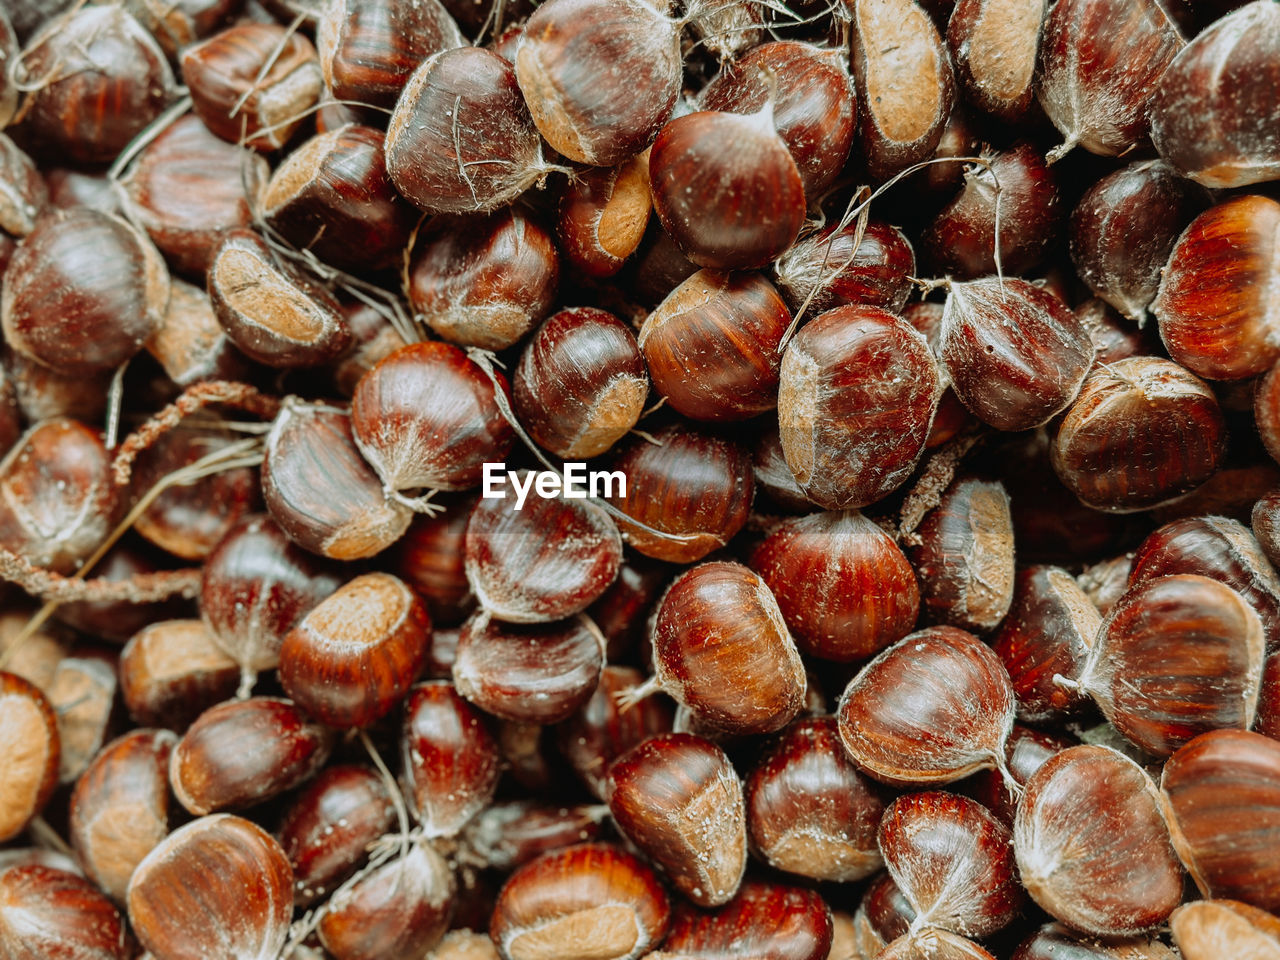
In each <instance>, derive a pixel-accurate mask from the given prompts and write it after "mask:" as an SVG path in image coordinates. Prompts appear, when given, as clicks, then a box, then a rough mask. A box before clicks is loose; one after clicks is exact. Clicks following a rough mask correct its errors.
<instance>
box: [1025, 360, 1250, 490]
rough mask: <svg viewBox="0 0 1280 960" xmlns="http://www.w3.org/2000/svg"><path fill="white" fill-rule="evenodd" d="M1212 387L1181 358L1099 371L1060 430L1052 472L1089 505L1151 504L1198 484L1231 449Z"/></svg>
mask: <svg viewBox="0 0 1280 960" xmlns="http://www.w3.org/2000/svg"><path fill="white" fill-rule="evenodd" d="M1225 444H1226V435H1225V423H1224V421H1223V416H1222V411H1221V410H1220V409H1219V408H1218V401H1217V399H1216V398H1215V397H1214V395H1213V391H1211V390H1210V389H1209V386H1208V385H1207V384H1206V383H1205V382H1204V381H1203V380H1201V379H1200V378H1199V377H1196V376H1195V375H1194V374H1192V373H1190V372H1189V371H1187V370H1186V369H1184V368H1183V367H1180V366H1178V365H1177V364H1176V363H1171V362H1169V361H1168V360H1163V359H1160V358H1158V357H1130V358H1129V359H1127V360H1119V361H1117V362H1115V363H1113V364H1108V365H1107V366H1106V367H1099V368H1097V369H1095V370H1093V371H1092V372H1091V373H1090V374H1089V376H1088V377H1087V378H1085V382H1084V384H1083V386H1082V387H1081V388H1080V395H1079V397H1078V398H1077V399H1076V401H1075V402H1074V403H1073V404H1072V405H1071V407H1070V408H1069V409H1068V410H1067V412H1066V416H1064V417H1063V418H1062V420H1061V422H1060V424H1059V426H1058V429H1057V432H1056V433H1055V434H1054V435H1053V444H1052V447H1051V449H1050V454H1051V459H1052V462H1053V471H1054V473H1056V474H1057V475H1058V479H1059V480H1061V481H1062V483H1063V485H1064V486H1065V487H1066V488H1067V489H1068V490H1070V491H1071V492H1072V493H1074V494H1075V495H1076V496H1077V497H1078V498H1079V499H1080V501H1081V502H1082V503H1085V504H1086V505H1088V506H1091V507H1094V508H1095V509H1099V510H1108V511H1111V512H1115V513H1127V512H1131V511H1134V510H1145V509H1147V508H1148V507H1153V506H1157V505H1159V504H1162V503H1165V502H1167V501H1169V500H1172V499H1174V498H1175V497H1178V496H1180V495H1182V494H1184V493H1187V492H1189V491H1191V490H1194V489H1195V488H1196V487H1198V486H1200V484H1202V483H1204V482H1205V481H1206V480H1208V479H1209V477H1211V476H1212V475H1213V474H1214V472H1215V471H1216V470H1217V469H1218V465H1219V463H1220V462H1221V460H1222V457H1223V454H1224V452H1225Z"/></svg>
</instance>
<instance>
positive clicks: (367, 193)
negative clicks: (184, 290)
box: [262, 4, 418, 272]
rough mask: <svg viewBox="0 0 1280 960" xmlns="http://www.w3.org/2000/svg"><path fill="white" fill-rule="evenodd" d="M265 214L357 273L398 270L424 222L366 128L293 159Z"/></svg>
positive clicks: (347, 130) (305, 148)
mask: <svg viewBox="0 0 1280 960" xmlns="http://www.w3.org/2000/svg"><path fill="white" fill-rule="evenodd" d="M337 6H338V4H333V5H331V7H330V10H329V12H330V13H332V11H333V8H334V7H337ZM262 215H263V216H264V217H265V218H266V221H267V223H268V224H269V225H270V226H271V228H272V229H273V230H275V231H276V232H277V233H279V234H280V236H282V237H283V238H284V239H285V240H287V241H288V242H289V243H291V244H293V246H295V247H297V248H299V249H307V250H310V251H311V252H312V253H313V254H315V255H316V256H317V257H319V258H320V259H321V260H323V261H324V262H325V263H328V264H332V265H333V266H335V267H338V268H339V269H341V270H351V271H355V272H360V271H365V270H377V269H380V268H383V267H389V266H393V265H398V264H399V261H400V258H401V256H402V254H403V250H404V246H405V244H406V243H407V242H408V240H409V236H410V234H411V233H412V231H413V228H414V226H415V224H416V223H417V221H418V213H417V211H416V210H414V208H413V207H412V206H411V205H410V204H408V203H406V202H405V200H404V199H403V198H402V197H401V196H400V194H398V193H396V189H395V187H393V186H392V185H391V181H390V179H388V177H387V165H386V156H385V155H384V153H383V134H382V131H381V130H375V129H373V128H371V127H362V126H344V127H340V128H339V129H337V130H334V131H332V132H330V133H323V134H319V135H317V136H315V137H312V138H311V139H310V140H308V141H307V142H306V143H304V144H302V145H301V146H300V147H298V148H297V149H296V150H294V151H293V152H292V153H290V154H289V156H288V157H286V158H285V160H284V162H283V163H281V164H280V166H279V167H277V168H276V171H275V173H274V174H273V175H272V177H271V182H270V183H269V184H267V188H266V190H265V191H264V193H263V195H262Z"/></svg>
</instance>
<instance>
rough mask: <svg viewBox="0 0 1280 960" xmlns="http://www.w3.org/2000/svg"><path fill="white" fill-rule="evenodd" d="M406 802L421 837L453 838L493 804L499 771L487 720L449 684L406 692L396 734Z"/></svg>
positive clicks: (436, 683)
mask: <svg viewBox="0 0 1280 960" xmlns="http://www.w3.org/2000/svg"><path fill="white" fill-rule="evenodd" d="M400 752H401V758H402V760H403V768H404V781H405V787H406V788H407V789H406V797H405V798H406V799H407V800H408V801H409V807H410V811H411V812H412V813H413V815H414V818H415V819H417V821H418V823H420V824H421V825H422V828H423V830H424V833H425V836H427V837H428V838H434V837H452V836H455V835H457V834H458V832H459V831H461V830H462V828H463V827H464V826H466V824H467V821H469V820H470V819H471V818H472V817H474V816H475V815H476V814H477V813H479V812H480V811H481V810H483V809H484V808H485V807H487V806H488V805H489V804H490V803H491V802H492V801H493V793H494V790H495V789H496V788H497V786H498V776H499V774H500V773H501V772H502V769H501V758H500V756H499V754H498V744H497V741H496V740H495V739H494V737H493V734H492V732H491V731H490V729H489V725H488V721H487V720H486V719H485V717H484V716H483V715H482V714H481V713H480V711H478V710H477V709H476V708H475V707H473V706H472V705H471V704H469V703H468V702H467V701H466V700H464V699H463V698H462V697H460V696H459V695H458V693H457V691H456V690H454V688H453V685H452V684H450V683H448V682H446V681H443V680H435V681H432V682H430V683H421V684H418V685H417V686H415V687H413V688H412V689H411V690H410V691H409V696H408V699H406V700H405V705H404V725H403V728H402V731H401V735H400Z"/></svg>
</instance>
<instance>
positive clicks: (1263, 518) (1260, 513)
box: [1250, 378, 1280, 566]
mask: <svg viewBox="0 0 1280 960" xmlns="http://www.w3.org/2000/svg"><path fill="white" fill-rule="evenodd" d="M1272 379H1275V378H1272ZM1264 392H1265V390H1264ZM1250 526H1251V529H1252V530H1253V535H1254V536H1255V537H1256V538H1257V540H1258V544H1259V546H1261V547H1262V551H1263V553H1265V554H1266V555H1267V559H1268V560H1270V561H1271V563H1272V565H1273V566H1274V564H1275V562H1276V560H1280V491H1269V492H1267V493H1265V494H1263V495H1262V496H1261V497H1259V498H1258V499H1257V500H1256V501H1255V502H1254V505H1253V508H1252V510H1251V511H1250Z"/></svg>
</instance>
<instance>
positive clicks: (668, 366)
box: [638, 270, 791, 420]
mask: <svg viewBox="0 0 1280 960" xmlns="http://www.w3.org/2000/svg"><path fill="white" fill-rule="evenodd" d="M790 325H791V312H790V311H789V310H788V309H787V305H786V304H785V303H784V302H783V300H782V297H781V296H780V295H779V294H778V291H777V290H776V289H774V286H773V284H771V283H770V282H769V281H768V280H766V279H765V278H764V277H763V276H761V275H760V274H758V273H721V272H720V271H717V270H699V271H698V272H697V273H695V274H694V275H693V276H691V277H690V278H689V279H687V280H686V281H684V283H682V284H680V286H678V287H676V289H675V290H673V291H671V294H670V295H669V296H668V297H667V298H666V299H665V300H663V301H662V303H660V304H659V305H658V307H657V309H655V310H654V311H653V312H652V313H650V314H649V316H648V318H646V320H645V322H644V326H642V327H641V328H640V336H639V338H638V343H639V345H640V350H641V352H642V353H643V354H644V360H645V365H646V366H647V367H648V369H649V376H650V377H651V378H652V380H653V385H654V388H655V389H656V390H657V391H658V393H660V394H662V396H663V397H665V398H666V399H667V402H668V403H669V404H670V405H671V406H672V408H673V409H675V410H677V411H678V412H680V413H682V414H684V415H685V416H686V417H690V418H691V419H694V420H745V419H747V418H748V417H753V416H755V415H756V414H758V413H763V412H764V411H766V410H771V409H773V407H774V406H775V405H776V404H777V395H778V368H779V366H780V364H781V360H782V357H781V349H780V348H781V347H782V338H783V336H784V335H785V334H786V332H787V328H788V327H789V326H790Z"/></svg>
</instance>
